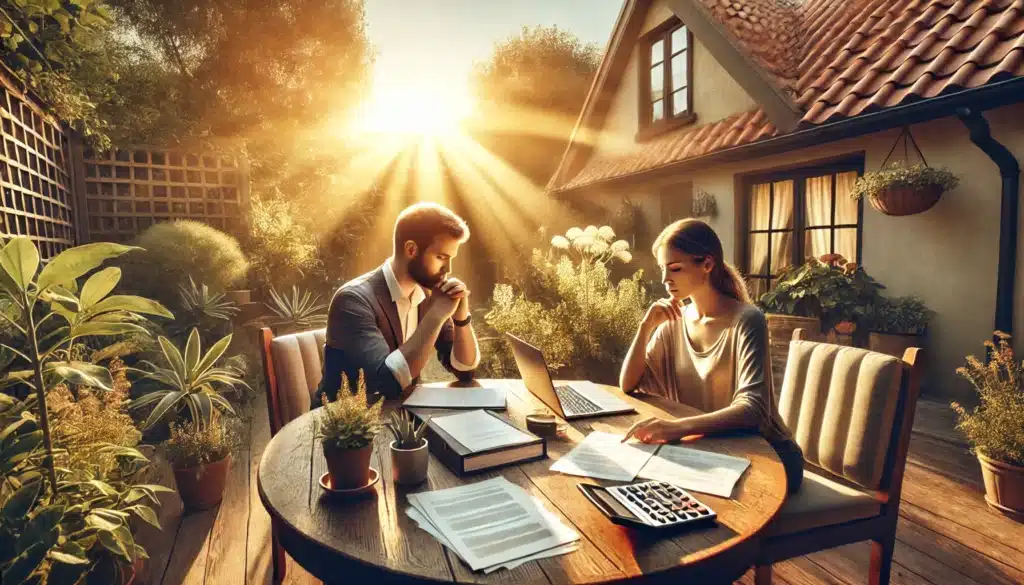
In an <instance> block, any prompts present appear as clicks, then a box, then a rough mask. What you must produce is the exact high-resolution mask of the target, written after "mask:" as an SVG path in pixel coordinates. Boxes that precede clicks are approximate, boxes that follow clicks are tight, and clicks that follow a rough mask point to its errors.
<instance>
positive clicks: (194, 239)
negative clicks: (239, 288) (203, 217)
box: [119, 220, 249, 307]
mask: <svg viewBox="0 0 1024 585" xmlns="http://www.w3.org/2000/svg"><path fill="white" fill-rule="evenodd" d="M136 243H137V244H138V245H139V246H141V247H142V249H141V250H137V251H133V252H132V253H131V254H127V255H125V256H124V258H122V259H121V260H120V262H119V265H120V266H121V267H122V268H123V269H124V273H125V285H126V286H127V287H129V288H130V289H131V290H132V291H133V292H135V293H137V294H141V295H143V296H147V297H149V298H153V299H157V300H159V301H161V302H162V303H164V304H165V305H167V306H169V307H173V306H175V305H176V304H177V303H178V301H179V298H178V295H179V291H180V288H179V287H181V286H187V285H188V283H189V280H190V279H193V280H195V281H196V282H201V283H204V284H206V285H207V286H208V287H209V288H210V290H212V291H213V292H215V293H219V292H224V291H227V290H230V289H231V288H232V287H233V286H235V285H236V284H238V283H240V282H241V281H242V280H243V279H244V278H245V276H246V273H247V272H248V270H249V262H248V260H246V258H245V255H244V254H243V253H242V250H241V247H240V246H239V244H238V240H236V239H235V238H234V237H232V236H230V235H228V234H226V233H224V232H222V231H220V230H218V229H216V228H214V227H211V226H209V225H206V224H204V223H201V222H198V221H192V220H179V221H173V222H165V223H158V224H156V225H154V226H152V227H150V228H149V229H147V230H146V231H144V232H142V233H141V234H139V236H138V238H136Z"/></svg>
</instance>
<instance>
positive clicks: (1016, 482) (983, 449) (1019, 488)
mask: <svg viewBox="0 0 1024 585" xmlns="http://www.w3.org/2000/svg"><path fill="white" fill-rule="evenodd" d="M995 335H996V337H997V338H998V339H999V345H998V346H997V345H996V344H995V343H993V342H992V341H991V340H986V341H985V347H986V348H987V350H988V351H989V352H990V356H991V359H990V360H989V362H988V363H983V362H982V361H981V360H979V359H978V358H976V357H975V356H967V365H966V366H963V367H960V368H957V370H956V371H957V373H958V374H960V375H961V376H963V377H965V378H967V379H968V380H969V381H970V382H971V384H972V385H973V386H974V388H975V389H976V390H977V391H978V395H979V397H980V398H981V403H980V404H979V405H978V406H976V407H975V408H974V410H972V411H971V412H968V411H967V410H966V409H965V408H963V407H962V406H961V405H960V404H958V403H956V402H954V403H952V407H953V410H955V411H956V413H957V418H958V421H957V425H956V428H957V429H959V430H960V431H962V432H963V433H964V435H966V436H967V439H968V441H970V443H971V450H972V451H973V452H974V454H975V455H977V457H978V462H979V463H980V464H981V472H982V477H983V479H984V481H985V501H986V502H987V503H988V505H989V507H991V508H992V509H994V510H996V511H998V512H1001V513H1003V514H1005V515H1007V516H1009V517H1011V518H1013V519H1015V520H1017V521H1024V364H1021V363H1020V362H1018V361H1016V357H1015V356H1014V353H1013V346H1011V345H1010V336H1009V335H1007V334H1005V333H1003V332H1001V331H996V332H995Z"/></svg>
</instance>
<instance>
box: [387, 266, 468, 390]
mask: <svg viewBox="0 0 1024 585" xmlns="http://www.w3.org/2000/svg"><path fill="white" fill-rule="evenodd" d="M382 269H383V270H384V280H385V281H386V282H387V283H388V291H389V292H390V293H391V300H392V301H394V303H395V305H396V306H397V307H398V320H399V322H400V324H401V327H402V343H405V342H406V341H408V340H409V338H410V337H412V334H413V332H414V331H416V325H418V324H419V311H418V309H417V308H418V307H419V305H420V303H422V302H423V301H424V300H426V298H427V293H425V292H424V291H423V287H421V286H419V285H418V284H415V285H413V286H412V290H410V291H408V292H406V291H403V290H402V287H401V286H400V285H399V284H398V278H397V277H396V276H395V271H394V269H393V268H392V267H391V259H390V258H389V259H387V260H386V261H385V262H384V266H382ZM451 360H452V367H453V368H455V369H456V370H459V371H460V372H468V371H470V370H473V369H475V368H476V367H477V366H478V365H479V364H480V351H479V348H478V349H477V351H476V360H475V361H474V362H473V364H472V365H466V364H464V363H462V362H460V361H459V360H458V358H456V357H455V348H454V347H452V353H451ZM384 365H386V366H387V367H388V369H389V370H391V372H392V373H393V374H394V375H395V379H396V380H398V385H399V386H401V387H402V388H403V389H405V388H408V387H409V386H410V385H411V384H412V372H411V371H410V370H409V362H408V361H406V359H405V356H404V355H402V352H401V350H398V349H396V350H395V351H393V352H391V353H390V354H388V357H387V358H385V359H384Z"/></svg>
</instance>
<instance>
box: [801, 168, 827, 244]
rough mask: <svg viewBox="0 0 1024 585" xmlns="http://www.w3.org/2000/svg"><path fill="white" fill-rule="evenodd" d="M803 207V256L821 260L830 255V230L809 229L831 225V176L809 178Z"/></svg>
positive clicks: (805, 188) (805, 185) (805, 184)
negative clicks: (804, 225)
mask: <svg viewBox="0 0 1024 585" xmlns="http://www.w3.org/2000/svg"><path fill="white" fill-rule="evenodd" d="M804 207H805V213H806V216H807V222H806V223H807V228H808V229H807V231H806V235H805V236H804V238H805V239H804V255H805V256H814V257H815V258H821V256H822V255H824V254H831V253H832V234H831V231H832V230H831V229H830V228H828V227H826V228H825V229H810V228H815V227H818V226H831V225H832V175H826V176H824V177H811V178H809V179H807V180H806V181H805V183H804Z"/></svg>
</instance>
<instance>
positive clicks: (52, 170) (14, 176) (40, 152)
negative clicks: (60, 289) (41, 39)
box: [0, 71, 75, 258]
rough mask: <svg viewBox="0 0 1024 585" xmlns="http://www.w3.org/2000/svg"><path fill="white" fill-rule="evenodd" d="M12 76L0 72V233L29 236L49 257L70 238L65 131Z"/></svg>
mask: <svg viewBox="0 0 1024 585" xmlns="http://www.w3.org/2000/svg"><path fill="white" fill-rule="evenodd" d="M12 79H13V76H11V75H10V74H8V73H7V72H6V71H4V72H2V73H0V117H2V120H3V147H2V151H0V188H2V190H3V197H2V198H0V235H2V236H5V237H10V236H18V235H21V236H28V237H30V238H31V239H32V240H34V241H35V242H36V245H37V246H38V247H39V252H40V254H41V255H42V256H43V257H44V258H51V257H53V256H55V255H56V254H58V253H60V252H61V251H63V250H65V249H66V248H68V247H70V246H72V245H74V242H75V227H74V197H73V196H72V187H71V186H72V179H71V164H70V156H69V152H70V147H69V143H68V134H67V133H66V132H65V129H64V127H63V126H62V125H61V124H60V122H58V121H57V119H55V118H54V117H53V116H51V115H49V114H48V113H46V111H45V110H44V109H43V107H42V106H41V104H40V102H39V101H38V100H37V99H35V97H34V96H31V95H29V94H26V93H25V92H23V91H21V90H20V89H19V87H18V85H17V84H16V83H14V82H13V81H12Z"/></svg>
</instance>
